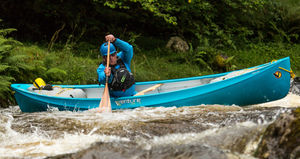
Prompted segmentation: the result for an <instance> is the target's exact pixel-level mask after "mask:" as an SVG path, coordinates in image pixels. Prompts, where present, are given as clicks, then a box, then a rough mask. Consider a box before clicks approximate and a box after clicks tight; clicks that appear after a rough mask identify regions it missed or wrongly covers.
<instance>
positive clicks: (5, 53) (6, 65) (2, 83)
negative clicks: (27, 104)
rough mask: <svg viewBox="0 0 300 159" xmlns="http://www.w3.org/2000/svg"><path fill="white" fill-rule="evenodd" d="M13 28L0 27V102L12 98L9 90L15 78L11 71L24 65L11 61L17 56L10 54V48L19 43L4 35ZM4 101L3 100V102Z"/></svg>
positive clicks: (2, 102)
mask: <svg viewBox="0 0 300 159" xmlns="http://www.w3.org/2000/svg"><path fill="white" fill-rule="evenodd" d="M12 31H15V29H0V73H1V74H0V104H1V105H4V104H5V102H7V101H8V100H11V99H12V96H11V92H10V84H11V81H13V80H15V78H14V76H12V74H13V72H15V71H18V70H19V69H21V68H22V66H23V67H26V65H25V64H24V63H20V64H15V63H12V62H11V61H12V60H13V59H18V57H17V56H11V51H12V49H13V48H14V47H15V46H17V45H20V44H21V43H20V42H18V41H15V40H13V39H10V38H6V36H7V35H8V34H9V33H10V32H12ZM4 101H5V102H4Z"/></svg>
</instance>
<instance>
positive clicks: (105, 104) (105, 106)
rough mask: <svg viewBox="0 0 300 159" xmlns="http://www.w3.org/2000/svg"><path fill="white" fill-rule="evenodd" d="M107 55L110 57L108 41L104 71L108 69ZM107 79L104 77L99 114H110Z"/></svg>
mask: <svg viewBox="0 0 300 159" xmlns="http://www.w3.org/2000/svg"><path fill="white" fill-rule="evenodd" d="M109 55H110V41H108V47H107V59H106V69H108V68H109ZM105 75H106V74H105ZM108 77H109V76H106V77H105V88H104V91H103V95H102V98H101V102H100V105H99V107H100V110H99V112H111V103H110V96H109V89H108Z"/></svg>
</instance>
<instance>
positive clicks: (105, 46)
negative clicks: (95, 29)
mask: <svg viewBox="0 0 300 159" xmlns="http://www.w3.org/2000/svg"><path fill="white" fill-rule="evenodd" d="M107 49H108V43H107V42H105V43H103V44H102V45H101V47H100V53H101V55H102V56H106V55H107ZM115 52H116V48H115V46H114V45H113V44H112V43H110V52H109V54H113V53H115Z"/></svg>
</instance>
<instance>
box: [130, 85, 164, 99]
mask: <svg viewBox="0 0 300 159" xmlns="http://www.w3.org/2000/svg"><path fill="white" fill-rule="evenodd" d="M162 85H163V84H162V83H161V84H157V85H154V86H152V87H150V88H147V89H145V90H142V91H140V92H139V93H137V94H135V95H134V96H140V95H144V94H145V93H147V92H150V91H154V90H155V89H156V88H158V87H160V86H162Z"/></svg>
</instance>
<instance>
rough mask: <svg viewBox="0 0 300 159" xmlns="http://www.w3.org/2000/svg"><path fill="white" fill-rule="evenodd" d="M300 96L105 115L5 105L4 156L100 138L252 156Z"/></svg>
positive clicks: (140, 146)
mask: <svg viewBox="0 0 300 159" xmlns="http://www.w3.org/2000/svg"><path fill="white" fill-rule="evenodd" d="M299 99H300V96H295V95H293V94H289V95H288V96H287V97H286V98H284V99H282V100H278V101H274V102H270V103H265V104H260V105H255V106H248V107H238V106H222V105H211V106H203V105H201V106H194V107H180V108H176V107H168V108H165V107H156V108H137V109H133V110H118V111H114V112H113V113H101V114H99V113H97V112H95V111H94V110H90V111H85V112H71V111H64V112H60V111H57V110H49V111H48V112H40V113H22V112H21V111H20V109H19V108H18V107H17V106H12V107H10V108H7V109H0V114H1V116H0V143H1V144H0V158H4V157H24V158H44V157H49V156H55V155H60V154H68V153H74V152H78V151H80V150H83V149H86V148H88V147H89V146H91V145H92V144H94V143H96V142H102V143H108V144H109V143H117V144H115V145H116V146H117V147H118V146H119V148H124V145H127V148H126V149H130V150H135V149H137V150H140V151H141V152H137V150H136V151H134V152H133V151H129V150H128V152H124V153H125V154H126V153H127V155H128V156H130V155H134V153H136V154H135V155H137V156H138V155H145V154H148V153H149V152H153V153H156V154H158V155H161V156H155V157H159V158H161V157H163V156H168V155H169V157H170V156H174V157H176V153H173V152H172V154H169V153H171V152H169V150H176V149H178V148H179V149H181V150H182V151H183V152H182V153H184V152H188V153H191V154H193V155H196V156H197V155H198V156H199V155H200V156H201V155H205V153H207V152H211V154H213V152H217V153H219V154H220V156H222V155H224V154H227V156H228V155H229V156H230V155H233V156H236V155H237V156H239V157H241V156H242V158H243V157H244V158H251V154H252V153H253V150H254V149H255V148H256V147H257V143H258V141H259V138H260V135H261V132H262V131H263V129H264V128H265V127H266V126H267V125H268V124H270V123H272V122H273V121H274V120H275V119H276V118H277V117H278V116H279V115H280V114H282V113H286V112H289V111H291V108H290V107H296V106H299V102H300V100H299ZM278 106H280V107H278ZM118 143H119V144H118ZM104 146H105V144H104ZM193 147H196V149H197V150H196V149H194V150H193V149H192V148H193ZM190 148H191V150H190ZM210 150H211V151H210ZM124 151H125V150H124ZM180 152H181V151H180ZM132 153H133V154H132ZM143 153H144V154H143ZM236 153H237V154H236ZM187 155H188V154H187ZM244 155H245V156H246V157H245V156H244ZM249 156H250V157H249ZM111 157H112V156H111ZM152 157H154V156H152ZM221 158H222V157H221Z"/></svg>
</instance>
